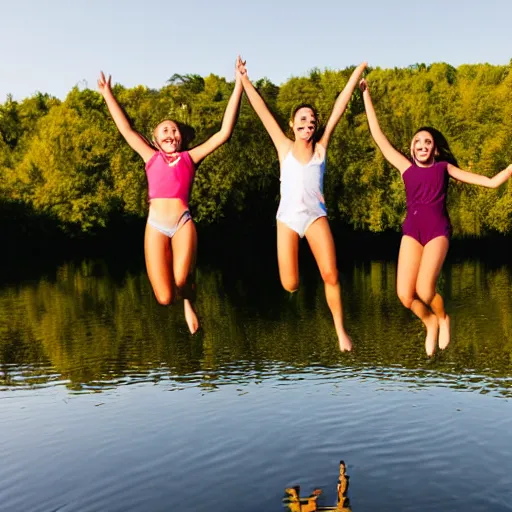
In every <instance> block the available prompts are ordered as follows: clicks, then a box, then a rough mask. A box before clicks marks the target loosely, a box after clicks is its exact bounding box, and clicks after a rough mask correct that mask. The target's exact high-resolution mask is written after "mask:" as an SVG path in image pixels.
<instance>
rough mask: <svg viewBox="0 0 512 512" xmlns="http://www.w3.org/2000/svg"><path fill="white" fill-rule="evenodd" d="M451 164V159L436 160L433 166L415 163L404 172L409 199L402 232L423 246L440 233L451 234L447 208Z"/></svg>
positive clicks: (447, 235)
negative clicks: (422, 165)
mask: <svg viewBox="0 0 512 512" xmlns="http://www.w3.org/2000/svg"><path fill="white" fill-rule="evenodd" d="M447 167H448V164H447V162H436V163H435V164H434V165H432V166H430V167H418V166H417V165H416V164H412V165H411V166H410V167H409V168H407V169H406V170H405V171H404V173H403V174H402V178H403V180H404V184H405V195H406V198H407V215H406V217H405V221H404V223H403V225H402V233H403V234H404V235H407V236H410V237H412V238H414V239H415V240H417V241H418V242H419V243H420V244H421V245H423V246H425V245H427V244H428V243H429V242H430V241H431V240H433V239H434V238H437V237H438V236H445V237H449V236H450V234H451V232H452V227H451V224H450V218H449V217H448V211H447V210H446V192H447V190H448V181H449V179H450V175H449V174H448V169H447Z"/></svg>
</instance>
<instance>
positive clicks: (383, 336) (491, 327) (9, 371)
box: [0, 247, 512, 512]
mask: <svg viewBox="0 0 512 512" xmlns="http://www.w3.org/2000/svg"><path fill="white" fill-rule="evenodd" d="M262 251H263V249H262ZM338 251H339V254H341V256H340V271H341V275H342V286H343V299H344V309H345V323H346V327H347V331H348V332H349V334H350V335H351V336H352V339H353V341H354V351H353V353H350V354H341V353H340V352H339V351H338V350H337V340H336V336H335V333H334V328H333V326H332V321H331V318H330V314H329V311H328V308H327V305H326V304H325V299H324V294H323V286H322V283H321V281H320V279H319V276H318V272H317V271H316V269H315V268H314V265H313V264H312V261H311V258H310V257H309V256H308V254H307V251H304V254H301V257H303V258H302V260H301V264H302V269H301V289H300V291H299V292H298V293H297V294H295V295H294V296H289V295H288V294H287V293H286V292H284V291H282V290H281V288H280V285H279V282H278V277H277V268H276V263H275V261H274V260H275V254H273V253H272V251H267V250H266V249H265V250H264V252H265V254H264V255H263V256H261V255H259V253H258V251H255V250H253V249H251V251H250V252H249V253H244V252H243V251H234V252H229V253H226V254H224V255H217V256H216V257H215V258H213V257H212V258H209V257H208V254H207V253H208V251H206V250H205V251H203V253H202V254H201V257H200V265H199V268H198V272H197V282H198V300H197V307H198V313H199V315H200V318H201V321H202V329H201V331H200V332H199V333H197V334H196V335H195V336H190V335H189V334H188V331H187V328H186V324H185V322H184V320H183V315H182V305H181V304H179V303H178V304H176V305H174V306H172V307H171V308H168V307H162V306H160V305H158V304H157V302H156V301H155V299H154V298H153V295H152V291H151V288H150V285H149V283H148V280H147V277H146V274H145V270H144V264H143V260H142V257H141V255H140V254H138V255H136V257H135V258H131V259H128V258H126V257H123V255H122V254H123V253H121V254H117V255H116V256H105V257H104V258H100V257H84V258H78V259H77V258H70V259H66V258H63V259H61V260H59V261H46V262H43V263H41V262H36V263H35V262H27V261H26V260H20V261H16V262H12V263H11V264H10V265H9V268H4V271H3V273H2V276H1V287H0V316H1V318H0V412H1V414H0V429H1V430H0V432H1V436H0V460H1V461H2V464H1V465H0V496H1V502H0V503H1V504H0V509H1V510H8V511H41V512H42V511H59V512H64V511H123V512H126V511H132V510H133V511H136V510H143V511H171V510H191V511H210V510H222V511H248V512H251V511H255V512H256V511H260V512H261V511H273V510H276V511H281V510H288V509H287V508H286V506H285V504H283V497H284V496H285V489H286V488H287V487H291V486H295V485H300V487H301V489H300V493H301V495H303V496H308V495H309V494H311V492H312V491H313V490H314V489H316V488H320V489H322V490H323V493H322V495H321V496H320V497H319V499H318V505H319V506H334V505H336V484H337V481H338V469H339V462H340V460H344V461H345V463H346V467H347V474H348V476H349V488H348V498H349V500H350V504H349V505H347V508H344V509H343V510H353V511H372V510H379V511H385V510H390V511H391V510H392V511H398V510H421V511H429V510H432V511H440V510H449V511H459V510H460V511H462V510H464V511H467V510H471V511H479V510H482V511H484V510H485V511H488V510H491V511H502V510H503V511H504V510H512V490H511V489H512V462H511V461H512V403H511V398H512V265H511V263H510V259H509V258H507V254H506V253H503V254H501V255H498V257H496V258H493V260H492V261H490V260H486V259H482V258H476V257H475V256H471V254H468V255H466V254H464V252H463V251H462V252H461V251H459V253H457V254H456V255H453V256H450V258H449V261H448V262H447V264H446V265H445V268H444V271H443V274H442V276H441V279H440V283H439V288H440V290H441V291H442V293H443V294H444V296H445V299H446V306H447V309H448V311H449V313H450V315H451V318H452V329H453V330H452V337H453V341H452V343H451V345H450V346H449V347H448V349H447V350H446V351H444V352H442V353H439V354H437V355H436V356H435V357H434V358H432V359H428V358H426V356H425V354H424V344H423V341H424V333H423V330H422V328H421V324H420V322H419V321H418V320H417V319H415V318H414V317H413V315H412V314H411V313H410V312H409V311H407V310H405V309H404V308H403V307H402V306H401V305H400V303H399V301H398V299H397V297H396V294H395V275H396V260H395V258H394V257H393V256H385V257H382V258H381V259H375V260H372V259H370V258H368V257H365V258H358V257H352V258H351V257H348V256H343V254H345V253H346V252H347V249H346V248H343V247H339V248H338ZM260 256H261V257H260ZM500 257H501V258H502V261H500ZM290 510H291V509H290ZM294 510H299V509H294Z"/></svg>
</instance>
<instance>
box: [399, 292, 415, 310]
mask: <svg viewBox="0 0 512 512" xmlns="http://www.w3.org/2000/svg"><path fill="white" fill-rule="evenodd" d="M398 299H399V300H400V302H401V303H402V304H403V305H404V307H406V308H407V309H411V305H412V301H413V300H414V296H413V295H411V294H410V293H401V292H398Z"/></svg>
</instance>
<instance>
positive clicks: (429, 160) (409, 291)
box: [360, 80, 512, 356]
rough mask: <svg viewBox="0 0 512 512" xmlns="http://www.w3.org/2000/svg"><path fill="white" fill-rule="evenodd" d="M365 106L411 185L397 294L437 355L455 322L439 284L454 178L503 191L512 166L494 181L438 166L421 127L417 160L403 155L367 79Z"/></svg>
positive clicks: (385, 150) (435, 148) (429, 136)
mask: <svg viewBox="0 0 512 512" xmlns="http://www.w3.org/2000/svg"><path fill="white" fill-rule="evenodd" d="M360 89H361V91H362V93H363V100H364V106H365V109H366V115H367V117H368V125H369V127H370V132H371V134H372V137H373V139H374V140H375V142H376V144H377V146H378V147H379V149H380V150H381V151H382V154H383V155H384V158H385V159H386V160H387V161H388V162H389V163H390V164H391V165H393V166H394V167H396V168H397V169H398V170H399V171H400V174H401V175H402V178H403V180H404V185H405V194H406V198H407V215H406V218H405V221H404V223H403V226H402V231H403V236H402V242H401V244H400V252H399V255H398V271H397V274H398V275H397V285H396V287H397V294H398V297H399V299H400V301H401V302H402V304H403V305H404V306H405V307H406V308H409V309H410V310H411V311H412V312H413V313H414V314H415V315H416V316H417V317H418V318H419V319H420V320H421V321H422V322H423V323H424V324H425V327H426V330H427V336H426V339H425V350H426V352H427V355H429V356H431V355H433V354H434V352H435V349H436V346H437V344H438V343H439V348H440V349H444V348H446V347H447V346H448V344H449V343H450V318H449V317H448V315H447V314H446V311H445V309H444V301H443V298H442V297H441V296H440V295H439V294H438V293H436V282H437V278H438V277H439V273H440V271H441V267H442V266H443V263H444V260H445V257H446V253H447V251H448V245H449V238H450V233H451V225H450V219H449V217H448V212H447V211H446V191H447V188H448V181H449V178H450V176H451V177H452V178H454V179H456V180H459V181H462V182H464V183H472V184H474V185H481V186H483V187H489V188H497V187H499V186H500V185H501V184H502V183H504V182H505V181H506V180H507V179H508V178H510V176H511V175H512V165H509V166H508V167H507V168H506V169H504V170H503V171H501V172H499V173H498V174H497V175H496V176H494V177H493V178H488V177H487V176H482V175H480V174H475V173H472V172H468V171H463V170H461V169H459V168H458V167H456V166H455V165H453V164H452V163H449V162H446V161H442V160H441V161H437V160H436V159H437V158H438V157H439V149H440V148H439V143H437V144H436V142H437V140H436V139H437V137H436V136H435V135H436V134H435V132H434V130H433V129H429V128H420V129H419V130H418V131H417V132H416V133H415V135H414V137H413V139H412V141H411V157H412V163H411V161H410V160H409V159H408V158H406V157H405V156H404V155H402V154H401V153H399V152H398V151H397V150H396V149H395V148H394V147H393V146H392V145H391V144H390V142H389V141H388V139H387V138H386V136H385V135H384V133H383V132H382V130H381V128H380V126H379V122H378V120H377V115H376V114H375V109H374V108H373V104H372V100H371V97H370V91H369V89H368V84H367V83H366V80H361V82H360Z"/></svg>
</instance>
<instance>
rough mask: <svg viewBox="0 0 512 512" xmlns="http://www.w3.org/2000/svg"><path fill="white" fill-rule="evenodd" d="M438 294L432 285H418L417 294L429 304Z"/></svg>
mask: <svg viewBox="0 0 512 512" xmlns="http://www.w3.org/2000/svg"><path fill="white" fill-rule="evenodd" d="M435 294H436V290H435V289H433V288H431V287H428V286H427V287H424V286H418V287H417V288H416V295H418V297H419V299H420V300H421V301H422V302H423V303H425V304H426V305H427V306H429V305H430V303H431V302H432V299H433V298H434V295H435Z"/></svg>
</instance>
